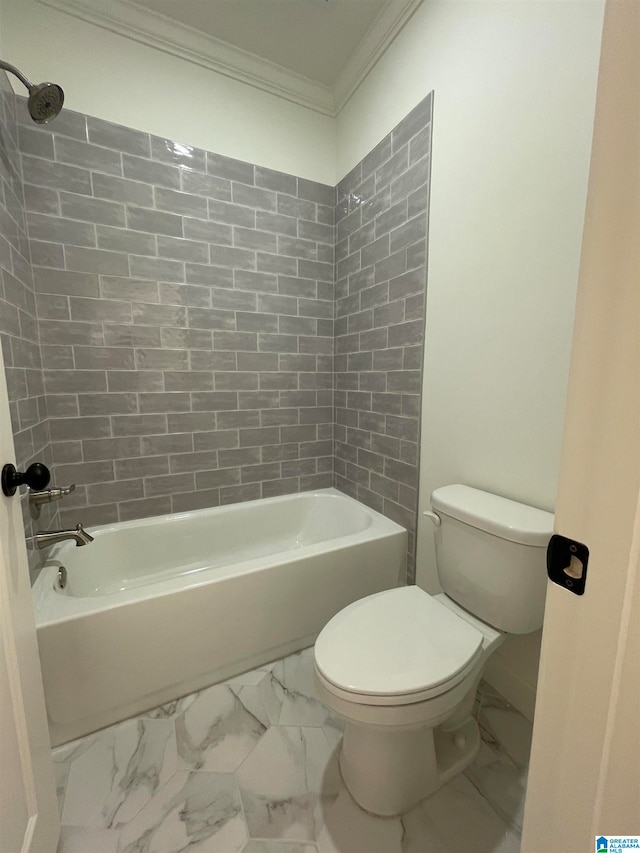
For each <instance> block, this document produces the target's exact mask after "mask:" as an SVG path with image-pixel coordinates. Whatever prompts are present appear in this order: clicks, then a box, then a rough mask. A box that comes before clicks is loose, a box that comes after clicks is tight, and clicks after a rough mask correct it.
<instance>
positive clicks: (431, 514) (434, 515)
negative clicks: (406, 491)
mask: <svg viewBox="0 0 640 853" xmlns="http://www.w3.org/2000/svg"><path fill="white" fill-rule="evenodd" d="M422 514H423V515H426V516H427V518H430V519H431V521H433V524H434V527H440V522H441V518H440V516H439V515H438V513H436V512H430V511H429V510H428V509H425V510H423V512H422Z"/></svg>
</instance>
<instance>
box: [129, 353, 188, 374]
mask: <svg viewBox="0 0 640 853" xmlns="http://www.w3.org/2000/svg"><path fill="white" fill-rule="evenodd" d="M188 366H189V353H188V352H187V351H186V350H163V349H146V348H140V349H137V350H136V367H137V368H138V370H186V369H187V368H188Z"/></svg>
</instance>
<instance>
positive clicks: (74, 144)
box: [54, 135, 122, 175]
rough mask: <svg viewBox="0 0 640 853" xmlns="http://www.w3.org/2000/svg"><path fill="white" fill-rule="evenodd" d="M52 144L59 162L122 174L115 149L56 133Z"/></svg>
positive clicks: (118, 154)
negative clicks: (111, 149)
mask: <svg viewBox="0 0 640 853" xmlns="http://www.w3.org/2000/svg"><path fill="white" fill-rule="evenodd" d="M54 144H55V152H56V160H57V161H58V162H60V163H69V164H72V165H73V166H83V167H84V168H85V169H91V170H93V171H96V172H104V173H106V174H107V175H122V162H121V156H120V153H119V152H117V151H110V150H109V149H108V148H101V147H100V146H98V145H91V144H89V143H87V142H78V141H77V140H75V139H68V138H67V137H64V136H58V135H56V136H55V143H54Z"/></svg>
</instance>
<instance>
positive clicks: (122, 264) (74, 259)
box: [64, 246, 129, 276]
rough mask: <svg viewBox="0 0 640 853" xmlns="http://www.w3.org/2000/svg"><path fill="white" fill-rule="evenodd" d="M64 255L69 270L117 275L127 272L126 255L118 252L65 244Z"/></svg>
mask: <svg viewBox="0 0 640 853" xmlns="http://www.w3.org/2000/svg"><path fill="white" fill-rule="evenodd" d="M64 256H65V262H66V265H67V269H70V270H77V271H79V272H90V273H98V274H100V273H104V274H105V275H118V276H126V275H127V274H128V272H129V262H128V259H127V256H126V255H123V254H121V253H119V252H107V251H104V250H102V249H86V248H83V247H78V246H66V247H65V251H64Z"/></svg>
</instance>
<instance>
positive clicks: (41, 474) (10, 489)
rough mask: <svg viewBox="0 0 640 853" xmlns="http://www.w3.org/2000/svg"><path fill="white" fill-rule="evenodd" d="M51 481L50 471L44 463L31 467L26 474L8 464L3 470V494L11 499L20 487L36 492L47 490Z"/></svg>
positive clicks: (37, 463) (34, 464) (36, 463)
mask: <svg viewBox="0 0 640 853" xmlns="http://www.w3.org/2000/svg"><path fill="white" fill-rule="evenodd" d="M50 479H51V474H50V473H49V469H48V468H47V466H46V465H43V464H42V462H34V463H33V464H31V465H29V467H28V468H27V470H26V471H24V473H23V472H21V471H16V467H15V465H12V464H11V462H7V464H6V465H5V466H4V467H3V469H2V493H3V494H5V495H6V496H7V497H8V498H10V497H11V496H12V495H15V493H16V489H17V488H18V486H29V488H30V489H34V490H35V491H39V490H41V489H46V487H47V486H48V484H49V480H50Z"/></svg>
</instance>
